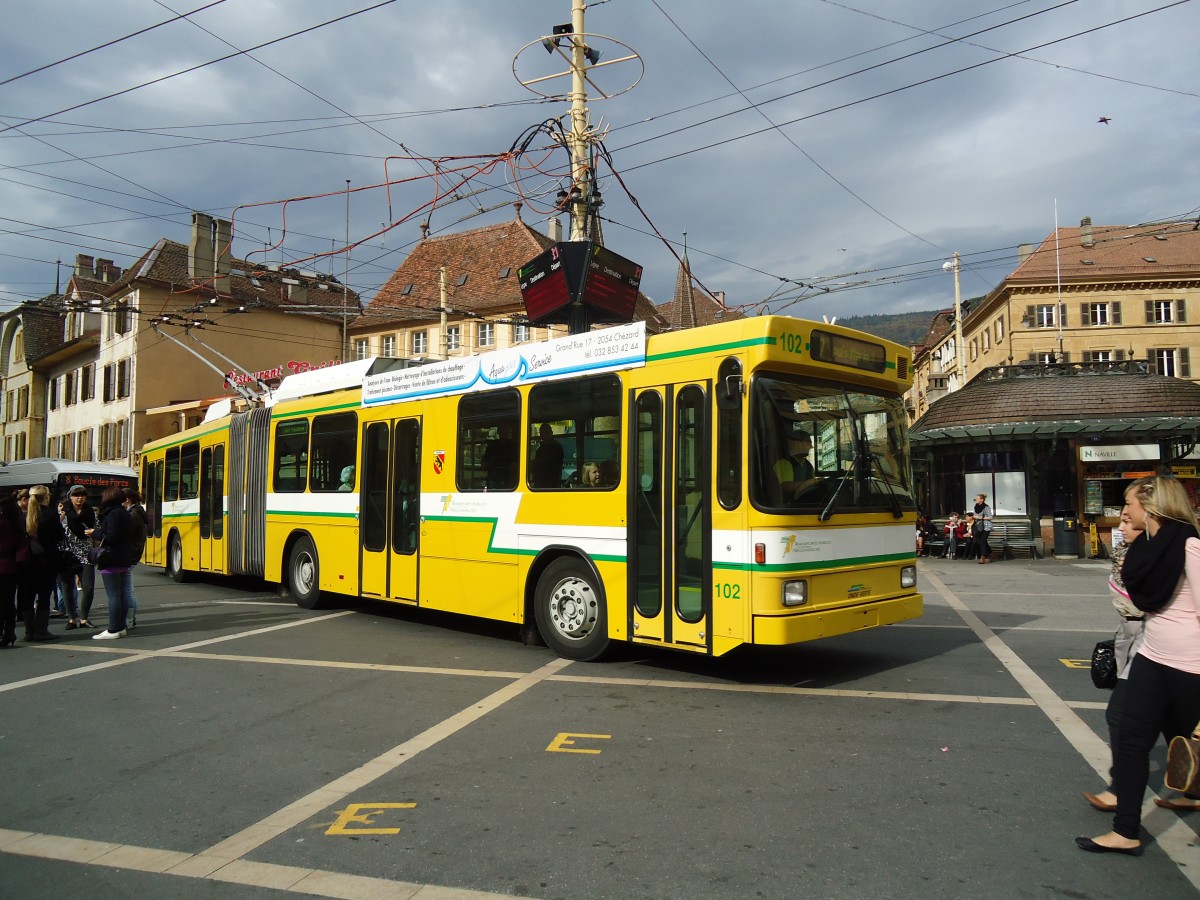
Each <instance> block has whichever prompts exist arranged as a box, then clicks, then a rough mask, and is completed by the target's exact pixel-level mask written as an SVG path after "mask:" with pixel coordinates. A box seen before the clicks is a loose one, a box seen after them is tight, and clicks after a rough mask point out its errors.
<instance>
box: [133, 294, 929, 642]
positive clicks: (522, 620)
mask: <svg viewBox="0 0 1200 900" xmlns="http://www.w3.org/2000/svg"><path fill="white" fill-rule="evenodd" d="M908 357H909V354H908V352H907V350H906V349H905V348H903V347H901V346H899V345H896V344H893V343H890V342H888V341H884V340H880V339H878V338H874V337H870V336H868V335H864V334H861V333H858V332H854V331H851V330H848V329H845V328H841V327H839V326H836V325H824V324H820V323H817V322H809V321H805V320H801V319H792V318H787V317H763V318H748V319H741V320H735V321H730V322H725V323H721V324H717V325H711V326H707V327H703V328H694V329H689V330H686V331H680V332H675V333H670V334H663V335H654V336H650V337H647V336H646V333H645V329H644V325H643V324H642V323H634V324H632V325H621V326H615V327H612V328H607V329H604V330H598V331H591V332H587V333H583V334H578V335H574V336H571V337H563V338H556V339H554V340H550V341H545V342H542V343H536V344H523V345H519V346H516V347H513V348H510V349H505V350H499V351H495V352H492V353H485V354H480V355H478V356H471V357H462V358H455V359H450V360H446V361H442V362H435V363H432V364H428V365H424V366H418V367H407V368H397V366H399V365H401V363H400V361H398V360H392V359H369V360H361V361H358V362H353V363H347V364H344V365H341V366H334V367H330V368H327V369H323V370H319V371H316V372H311V373H304V374H300V375H294V376H291V377H289V378H287V379H285V380H284V382H283V383H282V385H281V386H280V388H279V389H278V390H277V391H276V392H275V394H274V396H273V397H272V398H271V399H270V400H269V401H268V403H267V405H264V406H262V407H261V408H257V409H252V410H250V411H248V412H241V413H236V414H234V415H232V416H226V417H224V418H220V419H217V420H215V421H209V422H205V423H203V424H201V425H198V426H196V427H194V428H191V429H189V430H187V431H185V432H182V433H180V434H176V435H172V436H171V437H168V438H164V439H162V440H158V441H155V442H153V443H151V444H148V445H147V446H146V447H145V449H144V451H143V453H142V457H141V462H140V464H141V475H142V484H143V490H144V493H145V495H146V500H147V507H148V509H149V511H150V512H151V513H152V517H151V522H152V525H151V531H152V534H151V535H150V537H149V540H148V541H147V546H146V562H148V563H150V564H155V565H163V566H164V567H165V569H166V572H167V574H168V575H169V576H171V577H173V578H175V579H183V578H185V577H189V576H190V575H192V574H194V573H202V572H211V573H229V574H242V575H254V576H259V577H262V578H264V579H266V580H268V581H272V582H279V583H282V584H285V585H286V586H287V587H288V588H289V590H290V592H291V594H292V596H293V597H294V598H295V600H296V602H297V603H298V604H300V605H301V606H302V607H305V608H315V607H317V606H318V605H319V604H320V603H321V601H322V599H325V598H328V597H329V595H336V594H344V595H350V596H362V597H367V598H373V599H378V600H381V601H389V602H393V603H403V604H409V605H414V606H419V607H423V608H428V609H437V610H444V611H449V612H454V613H462V614H466V615H472V616H482V617H484V618H488V619H495V620H498V621H503V622H512V623H514V624H517V625H520V626H522V627H523V628H525V629H531V628H532V627H534V626H535V625H536V628H537V629H538V631H540V633H541V636H542V638H543V639H544V640H545V641H546V643H547V644H548V645H549V646H550V647H551V648H552V649H553V650H555V651H556V652H557V653H559V654H561V655H562V656H564V657H568V658H571V659H580V660H590V659H596V658H598V657H599V656H600V655H601V654H603V652H604V651H605V650H606V649H607V648H608V647H609V646H610V645H611V644H612V643H613V642H615V641H627V642H632V643H635V644H645V645H653V646H662V647H673V648H676V649H680V650H687V651H693V652H697V653H705V654H710V655H713V656H718V655H721V654H724V653H727V652H728V651H730V650H732V649H733V648H735V647H737V646H739V645H742V644H759V645H785V644H794V643H798V642H801V641H808V640H812V639H815V638H822V637H829V636H832V635H840V634H847V633H849V632H853V631H858V630H861V629H865V628H870V627H873V626H876V625H886V624H890V623H894V622H899V621H902V620H905V619H911V618H914V617H916V616H919V615H920V614H921V610H922V598H921V595H920V593H918V591H917V586H916V566H915V558H914V549H915V543H914V537H913V535H914V530H915V520H916V507H915V503H914V499H913V489H912V475H911V466H910V462H909V456H908V453H909V451H908V441H907V437H906V432H905V425H906V421H905V413H904V407H903V402H902V399H901V398H902V395H903V393H904V391H905V389H906V388H907V387H908V386H909V384H910V383H911V375H910V372H909V358H908Z"/></svg>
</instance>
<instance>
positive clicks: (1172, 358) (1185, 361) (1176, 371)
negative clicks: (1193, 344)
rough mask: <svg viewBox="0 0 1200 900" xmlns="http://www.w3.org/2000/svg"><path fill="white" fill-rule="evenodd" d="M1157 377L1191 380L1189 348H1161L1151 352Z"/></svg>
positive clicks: (1151, 362) (1151, 361)
mask: <svg viewBox="0 0 1200 900" xmlns="http://www.w3.org/2000/svg"><path fill="white" fill-rule="evenodd" d="M1149 356H1150V364H1151V365H1152V366H1153V367H1154V373H1155V374H1156V375H1164V376H1166V377H1167V378H1191V377H1192V366H1191V360H1190V359H1189V354H1188V348H1187V347H1178V348H1176V347H1160V348H1158V349H1156V350H1150V351H1149Z"/></svg>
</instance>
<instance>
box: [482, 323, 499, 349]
mask: <svg viewBox="0 0 1200 900" xmlns="http://www.w3.org/2000/svg"><path fill="white" fill-rule="evenodd" d="M478 334H479V346H480V347H492V346H495V343H496V326H495V325H494V324H492V323H491V322H480V323H479V332H478Z"/></svg>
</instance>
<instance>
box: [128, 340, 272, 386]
mask: <svg viewBox="0 0 1200 900" xmlns="http://www.w3.org/2000/svg"><path fill="white" fill-rule="evenodd" d="M158 326H159V323H158V322H151V323H150V327H151V328H153V329H154V333H155V334H157V335H158V336H159V337H164V338H166V339H167V340H168V341H173V342H174V343H176V344H178V345H179V346H180V347H182V348H183V349H184V350H186V351H187V352H188V353H190V354H192V356H194V357H196V359H198V360H200V362H202V363H204V365H206V366H208V367H209V368H210V369H212V370H213V371H214V372H216V373H217V374H218V375H220V376H221V380H222V381H223V382H225V383H227V384H229V385H230V387H232V388H233V389H234V390H235V391H237V392H238V394H240V395H241V397H242V399H243V400H245V401H246V402H247V403H251V404H257V403H261V402H262V401H263V399H264V398H265V397H266V395H267V394H268V393H269V392H270V388H269V387H267V385H266V384H265V383H264V382H263V381H262V380H261V379H259V378H255V377H254V375H253V374H251V373H250V372H247V371H246V370H245V369H243V368H242V367H241V366H240V365H238V364H237V363H236V362H234V361H233V360H232V359H230V358H229V357H228V356H226V355H225V354H224V353H222V352H220V351H219V350H214V349H213V348H212V347H210V346H209V345H208V344H206V343H204V341H202V340H200V338H198V337H196V336H195V335H194V334H192V331H191V327H190V326H185V330H186V333H187V336H188V337H190V338H191V339H192V340H193V341H195V342H196V343H197V344H199V345H200V346H201V347H203V348H204V349H205V350H209V351H211V352H212V353H215V354H216V355H217V356H219V357H221V359H223V360H225V361H226V362H227V363H229V364H230V365H231V366H233V367H234V368H235V369H237V370H238V371H239V372H241V373H242V374H244V375H245V376H246V377H247V378H249V379H250V380H251V381H253V382H254V383H255V384H257V385H258V387H259V388H260V390H261V393H256V392H254V391H252V390H250V388H248V387H247V386H246V385H244V384H238V383H237V382H236V381H234V380H233V379H232V378H230V377H229V373H228V372H224V371H222V370H221V369H220V368H219V367H218V366H216V365H214V364H213V362H212V361H211V360H208V359H205V358H204V357H203V356H201V355H200V354H199V353H197V352H196V351H195V350H193V349H192V348H191V347H189V346H188V345H187V344H185V343H184V342H183V341H181V340H179V338H177V337H175V336H174V335H170V334H167V333H166V332H165V331H163V330H162V329H161V328H159V327H158Z"/></svg>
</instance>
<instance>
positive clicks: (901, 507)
mask: <svg viewBox="0 0 1200 900" xmlns="http://www.w3.org/2000/svg"><path fill="white" fill-rule="evenodd" d="M750 415H751V417H752V427H751V435H752V437H751V451H750V457H751V467H750V496H751V499H752V500H753V502H754V504H755V506H757V507H759V508H760V509H766V510H781V511H782V510H787V511H789V512H795V511H797V510H802V511H804V512H812V513H815V514H817V515H819V516H820V517H821V518H822V519H828V518H830V517H833V516H836V515H837V514H839V513H846V512H890V513H892V514H893V515H894V516H896V517H897V518H898V517H900V516H901V515H902V514H903V513H904V512H908V511H911V510H913V509H915V506H916V504H915V501H914V499H913V489H912V467H911V465H910V461H909V455H908V439H907V433H906V418H905V414H904V401H903V400H902V398H900V397H895V396H883V395H880V394H872V393H863V392H862V391H859V390H854V389H851V388H849V387H848V386H844V385H838V384H836V383H831V382H824V381H814V380H812V379H801V378H793V377H790V376H786V375H774V374H768V375H763V374H760V375H758V376H757V377H755V379H754V381H753V385H752V387H751V403H750Z"/></svg>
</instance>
